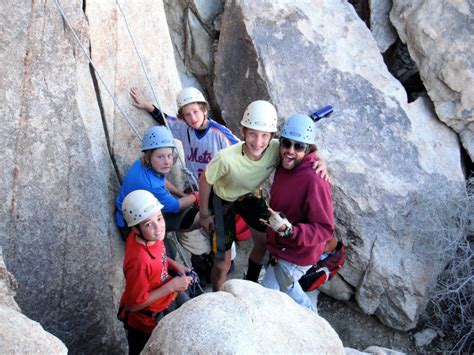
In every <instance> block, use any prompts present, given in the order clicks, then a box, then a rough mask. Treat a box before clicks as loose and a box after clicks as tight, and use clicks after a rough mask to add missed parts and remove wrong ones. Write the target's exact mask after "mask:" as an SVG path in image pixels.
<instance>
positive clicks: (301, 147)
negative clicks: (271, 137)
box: [280, 138, 308, 153]
mask: <svg viewBox="0 0 474 355" xmlns="http://www.w3.org/2000/svg"><path fill="white" fill-rule="evenodd" d="M280 146H281V147H283V148H285V149H290V148H291V147H293V149H294V150H295V152H298V153H301V152H303V151H305V150H306V148H308V145H307V144H306V143H300V142H294V141H292V140H290V139H288V138H281V139H280Z"/></svg>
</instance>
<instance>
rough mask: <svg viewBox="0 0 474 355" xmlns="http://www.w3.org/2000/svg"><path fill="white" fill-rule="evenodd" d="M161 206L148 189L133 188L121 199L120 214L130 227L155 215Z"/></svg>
mask: <svg viewBox="0 0 474 355" xmlns="http://www.w3.org/2000/svg"><path fill="white" fill-rule="evenodd" d="M162 208H163V205H162V204H161V203H160V201H158V200H157V198H156V197H155V196H154V195H153V194H152V193H151V192H150V191H146V190H135V191H132V192H130V193H129V194H128V195H127V196H126V197H125V199H124V200H123V202H122V215H123V218H125V221H126V222H127V226H129V227H132V226H136V225H137V224H139V223H140V222H143V221H144V220H146V219H148V218H150V217H151V216H153V215H155V214H156V213H157V212H158V211H161V209H162Z"/></svg>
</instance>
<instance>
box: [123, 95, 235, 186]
mask: <svg viewBox="0 0 474 355" xmlns="http://www.w3.org/2000/svg"><path fill="white" fill-rule="evenodd" d="M130 95H131V96H132V98H133V100H134V101H135V103H134V104H133V105H134V106H135V107H137V108H140V109H143V110H145V111H147V112H149V113H150V114H151V116H152V117H153V118H154V119H155V120H156V121H157V122H158V124H159V125H164V124H165V122H164V121H163V115H164V117H165V118H166V121H167V123H168V125H169V127H170V129H171V131H172V133H173V136H174V137H176V139H179V140H180V141H181V142H182V143H183V149H184V156H185V159H186V167H187V168H188V169H189V170H190V171H191V173H193V175H194V177H195V178H196V181H199V176H200V175H201V172H202V171H203V170H204V169H205V168H206V166H207V164H208V163H209V162H210V161H211V159H212V158H213V157H214V156H215V155H216V154H217V152H219V151H220V150H221V149H223V148H226V147H228V146H230V145H233V144H235V143H237V142H238V141H239V139H238V138H237V137H235V136H234V135H233V134H232V132H231V131H230V130H229V129H228V128H227V127H225V126H223V125H221V124H219V123H217V122H215V121H214V120H212V119H211V118H210V117H209V104H208V103H207V101H206V99H205V98H204V96H203V95H202V93H201V92H200V91H199V90H198V89H196V88H193V87H187V88H184V89H183V90H181V92H180V93H179V94H178V98H177V100H176V103H177V105H178V115H177V118H176V117H173V116H169V115H167V114H165V113H163V115H162V114H161V112H160V111H159V110H158V109H157V108H156V107H155V106H154V105H153V104H152V103H151V102H149V101H147V100H145V98H144V97H143V96H142V94H141V93H140V90H138V88H136V87H133V88H132V89H131V91H130ZM196 188H197V186H196Z"/></svg>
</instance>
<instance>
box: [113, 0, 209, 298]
mask: <svg viewBox="0 0 474 355" xmlns="http://www.w3.org/2000/svg"><path fill="white" fill-rule="evenodd" d="M115 2H116V4H117V7H118V9H119V11H120V13H121V14H122V17H123V20H124V23H125V28H126V30H127V33H128V35H129V37H130V39H131V41H132V44H133V48H134V49H135V53H136V54H137V57H138V59H139V60H140V65H141V67H142V70H143V73H144V75H145V78H146V80H147V82H148V85H149V86H150V89H151V92H152V94H153V98H154V100H155V103H156V106H158V110H159V111H160V114H161V117H162V118H163V122H164V123H165V125H166V128H168V130H169V131H170V132H171V133H172V131H171V129H170V127H169V125H168V122H167V120H166V117H165V115H164V114H163V110H162V109H161V105H160V102H159V100H158V97H157V95H156V91H155V88H154V86H153V84H152V83H151V80H150V76H149V75H148V71H147V70H146V67H145V63H144V61H143V56H142V55H141V53H140V51H139V49H138V46H137V43H136V42H135V37H134V36H133V34H132V31H131V30H130V27H129V26H128V20H127V16H126V15H125V12H124V11H123V9H122V6H120V2H119V1H118V0H115ZM178 159H179V162H180V164H181V166H182V167H183V168H182V171H183V172H184V173H185V174H187V176H188V180H189V179H192V180H193V181H192V182H191V184H190V185H191V190H193V191H195V189H194V186H198V182H197V180H196V178H195V176H194V174H193V173H191V172H190V171H189V170H188V169H187V168H186V164H185V163H184V161H183V160H182V159H181V156H180V155H179V154H178ZM193 182H194V183H195V185H194V184H193ZM171 234H172V238H171V239H172V241H173V244H174V245H175V247H176V250H177V252H178V254H179V257H180V258H181V260H182V261H183V263H184V265H185V266H186V267H188V268H191V266H190V265H189V263H188V262H187V259H186V258H185V257H184V254H183V251H182V249H181V245H180V243H179V242H178V237H177V235H176V232H172V233H171ZM198 287H199V289H200V290H201V292H203V293H204V290H203V289H202V288H201V286H200V285H199V284H198Z"/></svg>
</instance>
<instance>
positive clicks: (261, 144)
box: [241, 128, 273, 160]
mask: <svg viewBox="0 0 474 355" xmlns="http://www.w3.org/2000/svg"><path fill="white" fill-rule="evenodd" d="M241 133H242V136H243V137H244V140H245V144H244V146H243V147H244V148H243V149H244V153H245V155H246V156H247V157H248V158H249V159H251V160H259V159H260V158H261V157H262V155H263V152H265V149H267V147H268V144H269V143H270V140H271V139H272V137H273V133H270V132H263V131H259V130H256V129H252V128H241Z"/></svg>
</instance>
